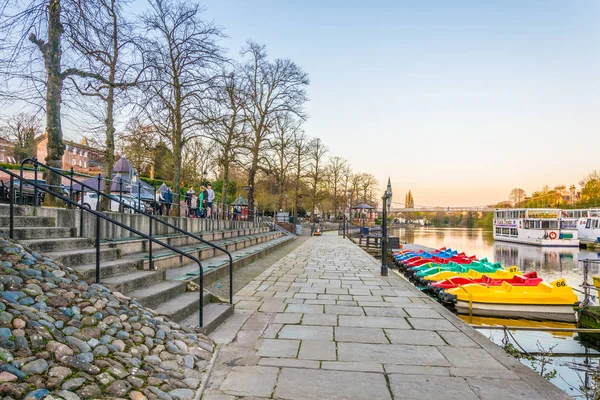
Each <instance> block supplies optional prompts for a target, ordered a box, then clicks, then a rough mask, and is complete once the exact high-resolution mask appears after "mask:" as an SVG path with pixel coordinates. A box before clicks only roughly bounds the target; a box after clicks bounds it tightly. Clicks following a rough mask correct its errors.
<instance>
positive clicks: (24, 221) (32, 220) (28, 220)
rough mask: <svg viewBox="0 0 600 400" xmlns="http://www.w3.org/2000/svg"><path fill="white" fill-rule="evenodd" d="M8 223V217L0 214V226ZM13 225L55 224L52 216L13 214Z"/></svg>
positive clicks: (30, 226)
mask: <svg viewBox="0 0 600 400" xmlns="http://www.w3.org/2000/svg"><path fill="white" fill-rule="evenodd" d="M9 225H10V217H8V216H0V226H2V227H8V226H9ZM14 226H19V227H27V228H33V227H38V226H42V227H43V226H45V227H49V226H55V222H54V218H53V217H30V216H15V218H14Z"/></svg>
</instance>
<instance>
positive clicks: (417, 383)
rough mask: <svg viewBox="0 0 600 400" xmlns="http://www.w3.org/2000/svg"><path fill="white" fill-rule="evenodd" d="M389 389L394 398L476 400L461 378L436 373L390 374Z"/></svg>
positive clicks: (473, 393) (475, 396)
mask: <svg viewBox="0 0 600 400" xmlns="http://www.w3.org/2000/svg"><path fill="white" fill-rule="evenodd" d="M389 379H390V389H391V390H392V393H393V394H394V398H396V399H423V400H439V399H444V400H478V399H479V398H478V397H477V395H476V394H475V392H473V390H472V389H471V388H470V387H469V384H468V383H467V381H466V380H465V379H463V378H455V377H445V376H437V375H397V374H391V375H390V376H389Z"/></svg>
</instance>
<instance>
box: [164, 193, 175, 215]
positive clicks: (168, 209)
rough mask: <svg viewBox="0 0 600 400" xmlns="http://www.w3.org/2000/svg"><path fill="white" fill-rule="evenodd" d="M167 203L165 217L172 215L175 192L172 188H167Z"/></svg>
mask: <svg viewBox="0 0 600 400" xmlns="http://www.w3.org/2000/svg"><path fill="white" fill-rule="evenodd" d="M163 197H164V201H165V215H170V214H171V205H172V204H173V192H172V191H171V188H170V187H167V190H165V193H164V195H163Z"/></svg>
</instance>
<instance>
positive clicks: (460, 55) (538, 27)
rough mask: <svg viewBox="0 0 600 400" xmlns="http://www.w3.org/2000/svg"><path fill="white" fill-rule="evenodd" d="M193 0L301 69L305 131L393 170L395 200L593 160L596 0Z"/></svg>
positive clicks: (463, 193)
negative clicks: (306, 98)
mask: <svg viewBox="0 0 600 400" xmlns="http://www.w3.org/2000/svg"><path fill="white" fill-rule="evenodd" d="M137 3H138V7H140V5H141V4H143V1H142V0H138V1H137ZM202 4H203V5H204V7H205V8H206V11H205V13H204V17H205V18H206V19H209V20H214V22H215V23H216V24H218V25H220V26H222V27H223V28H224V30H225V33H226V34H227V35H228V38H227V39H225V40H223V42H222V43H221V44H222V45H223V46H224V47H226V48H229V49H230V54H231V55H232V56H237V55H238V53H239V49H240V48H241V46H242V45H243V44H244V42H245V41H246V39H250V38H251V39H253V40H255V41H257V42H259V43H264V44H266V46H267V49H268V52H269V55H270V57H272V58H290V59H292V60H293V61H294V62H296V63H297V64H298V65H300V66H301V67H302V68H303V69H304V70H305V71H306V72H308V74H309V76H310V79H311V84H310V87H309V89H308V93H309V97H310V101H309V103H308V104H307V105H306V111H307V112H308V115H309V119H308V120H307V122H306V123H305V131H306V133H307V134H308V135H309V136H312V137H320V138H321V139H323V141H324V142H325V143H326V144H327V146H328V147H329V150H330V152H329V155H330V156H340V157H343V158H345V159H347V160H348V162H349V163H350V165H351V166H352V168H353V170H354V171H357V172H368V173H372V174H373V175H375V176H376V177H377V178H378V180H379V182H380V186H381V188H382V189H383V188H384V186H385V184H386V183H387V179H388V177H390V178H391V181H392V188H393V193H394V202H395V203H402V202H403V201H404V196H405V194H406V192H407V191H408V190H409V189H410V190H411V191H412V194H413V196H414V199H415V204H417V205H445V206H466V205H486V204H495V203H497V202H499V201H503V200H506V199H507V198H508V194H509V192H510V190H511V189H512V188H514V187H521V188H523V189H524V190H525V191H526V192H527V193H531V192H532V191H534V190H539V189H540V188H541V187H542V186H544V185H549V186H550V187H553V186H556V185H560V184H564V185H567V186H570V185H571V184H577V183H578V182H579V180H580V179H581V178H582V177H583V176H584V175H586V174H587V173H589V172H591V171H592V170H594V169H600V158H599V157H598V156H599V154H600V135H598V127H599V126H600V112H599V110H600V24H599V23H598V21H600V1H597V0H572V1H564V0H539V1H538V0H516V1H513V0H496V1H476V0H473V1H461V0H453V1H447V0H437V1H436V0H422V1H404V0H396V1H388V0H379V1H377V0H373V1H354V0H328V1H323V0H320V1H317V0H302V1H298V0H296V1H284V0H279V1H278V0H255V1H249V0H204V1H203V2H202Z"/></svg>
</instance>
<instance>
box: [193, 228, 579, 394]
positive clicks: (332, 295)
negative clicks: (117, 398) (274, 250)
mask: <svg viewBox="0 0 600 400" xmlns="http://www.w3.org/2000/svg"><path fill="white" fill-rule="evenodd" d="M303 239H304V241H303V242H302V243H300V245H299V246H297V247H296V248H295V249H293V250H292V251H291V252H289V253H288V254H286V255H282V254H281V253H282V252H280V254H278V256H280V259H278V260H277V261H276V262H273V263H272V265H270V266H268V267H267V268H266V269H264V271H262V272H259V273H258V275H256V276H255V277H254V278H253V279H252V280H251V281H249V283H248V284H246V285H245V286H244V287H243V288H242V289H241V290H239V291H238V292H237V293H236V295H235V298H234V300H235V302H236V311H235V314H234V315H233V316H232V317H231V318H229V320H228V321H226V323H225V324H224V325H222V326H221V327H220V328H219V329H217V330H216V331H215V332H214V333H213V334H212V335H211V337H212V339H213V340H214V341H215V342H216V343H217V344H218V346H219V347H218V348H219V350H218V351H219V355H218V357H217V359H216V362H215V365H214V368H213V370H212V373H211V376H210V378H209V381H208V384H207V386H206V389H205V392H204V396H203V399H232V400H233V399H239V398H251V397H253V398H254V397H261V398H276V399H290V400H300V399H365V398H373V399H439V398H444V399H454V398H457V399H458V398H460V399H503V400H504V399H506V398H511V399H512V398H515V399H565V398H569V397H568V396H567V395H566V394H565V393H563V392H562V391H560V390H559V389H558V388H556V387H555V386H553V385H552V384H551V383H549V382H547V381H545V380H544V379H543V378H541V377H540V376H538V375H536V374H535V373H534V372H533V371H531V370H530V369H528V368H527V367H525V366H523V365H521V364H520V363H519V362H518V361H516V360H515V359H513V358H511V357H509V356H508V355H506V354H505V353H504V352H503V350H502V349H500V348H499V347H498V346H496V345H495V344H493V343H492V342H490V341H489V340H488V339H487V338H485V337H484V336H482V335H480V334H479V333H477V332H476V331H474V330H473V329H472V328H470V327H469V326H468V325H466V324H465V323H464V322H462V321H461V320H459V319H458V318H456V317H455V316H454V315H453V314H452V313H450V312H449V311H447V310H445V309H444V308H443V307H441V306H440V305H439V304H437V303H435V302H434V301H433V300H431V299H430V298H428V297H427V296H425V295H423V294H422V293H420V292H419V291H417V290H415V289H414V288H413V287H412V286H411V285H410V284H409V283H408V282H406V281H405V280H404V279H402V278H400V277H398V276H397V275H395V274H394V273H391V274H390V276H389V277H381V276H380V274H379V265H378V263H377V262H376V261H375V260H374V259H373V258H372V257H370V256H369V255H367V254H366V253H364V252H363V251H362V250H360V249H359V248H358V247H357V246H355V245H354V244H352V243H351V242H350V241H348V240H344V239H342V238H341V237H338V236H337V235H336V234H335V233H327V234H325V235H323V236H321V237H312V238H303ZM288 251H289V248H288ZM262 265H263V266H264V261H263V264H262ZM247 268H248V267H247ZM250 268H251V270H248V274H251V272H249V271H255V272H256V271H258V269H260V268H262V267H254V266H252V265H250ZM252 268H255V269H252Z"/></svg>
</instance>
